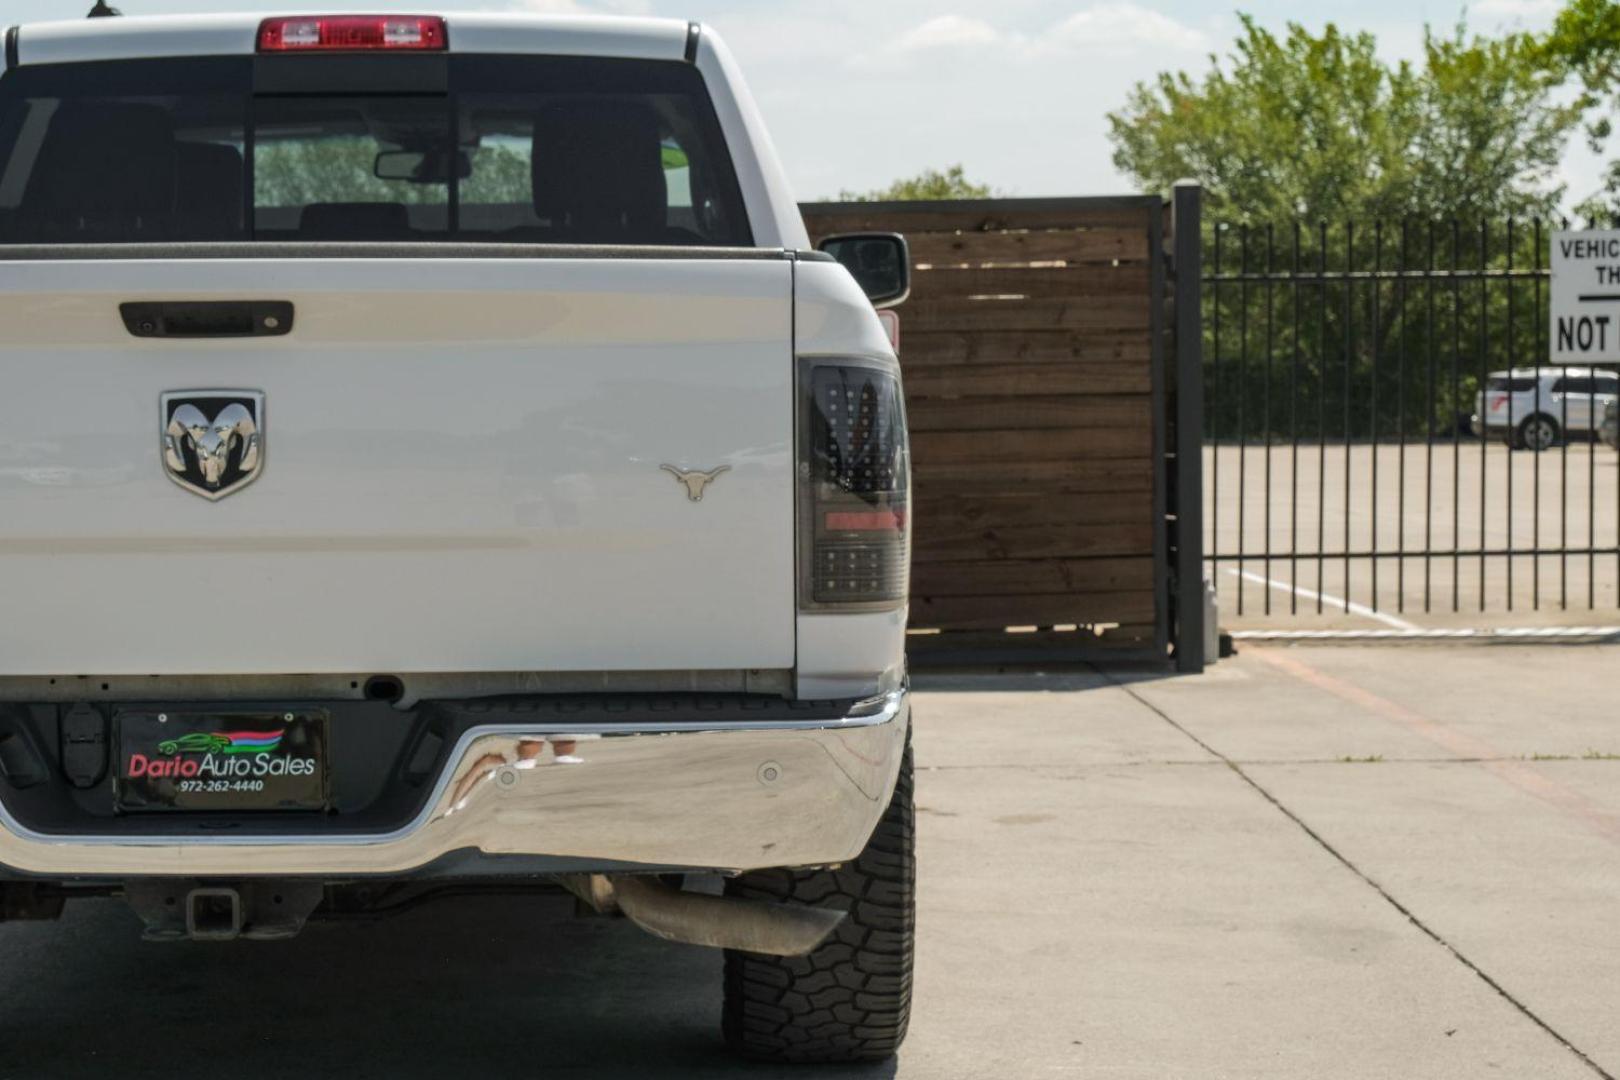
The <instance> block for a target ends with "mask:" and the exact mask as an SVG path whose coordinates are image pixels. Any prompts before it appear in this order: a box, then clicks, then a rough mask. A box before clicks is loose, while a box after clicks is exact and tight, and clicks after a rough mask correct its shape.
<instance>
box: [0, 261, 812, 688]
mask: <svg viewBox="0 0 1620 1080" xmlns="http://www.w3.org/2000/svg"><path fill="white" fill-rule="evenodd" d="M791 294H792V264H791V263H790V262H788V261H786V260H784V259H782V258H780V257H778V258H774V259H772V258H738V259H727V258H715V259H646V260H642V259H505V258H478V259H445V258H421V259H414V258H413V259H331V258H273V259H255V260H246V259H243V260H236V259H230V260H216V259H174V260H110V261H88V260H86V261H39V262H6V263H0V324H3V325H5V326H6V327H7V332H6V334H5V335H4V336H3V338H0V674H11V675H18V674H28V675H43V674H50V675H66V674H108V675H111V674H197V675H203V674H224V673H318V672H356V671H379V672H380V671H401V672H405V671H583V670H593V671H606V670H669V669H709V668H726V669H739V668H786V667H790V666H792V663H793V633H794V608H795V600H794V593H793V589H794V573H793V558H794V556H793V550H794V543H793V512H794V510H793V508H794V472H793V452H792V433H793V400H794V384H793V380H794V366H793V358H792V354H793V342H792V333H793V330H792V324H791V310H792V296H791ZM205 300H233V301H248V300H270V301H289V302H291V303H292V304H293V305H294V309H295V313H296V314H295V324H294V327H293V330H292V332H291V333H289V334H287V335H285V336H279V337H258V338H226V339H222V338H210V339H187V340H180V339H173V338H137V337H135V336H133V335H132V334H131V333H130V332H129V330H128V329H126V327H125V325H124V323H123V321H122V319H121V318H120V314H119V305H120V303H123V302H126V301H205ZM208 390H232V391H257V392H261V393H262V394H263V395H264V398H263V401H264V406H263V408H264V416H263V421H262V438H263V466H262V472H261V474H260V475H259V477H258V478H257V479H256V480H255V481H254V482H253V483H252V484H251V485H249V486H246V487H243V488H241V489H240V490H237V491H235V492H233V493H231V494H229V495H228V496H226V497H224V498H221V499H219V500H218V501H209V500H207V499H203V498H199V497H197V496H196V495H195V494H193V493H191V492H189V491H187V490H185V489H184V488H182V487H181V486H179V485H177V484H175V483H171V482H170V479H169V477H168V476H167V474H166V471H165V465H164V460H163V454H162V446H161V438H162V433H163V427H164V423H165V419H166V418H165V417H164V416H163V415H162V414H161V413H160V405H159V402H160V398H161V396H162V395H164V394H166V393H172V392H175V391H208ZM664 465H669V466H672V467H675V468H677V469H682V470H689V469H699V470H705V471H709V470H715V469H717V468H719V467H720V466H727V467H728V471H726V472H724V473H723V474H721V475H719V476H717V477H716V478H715V479H714V480H713V482H712V483H710V484H709V485H708V486H707V488H706V489H704V491H703V497H702V499H701V501H693V500H692V499H691V498H690V497H689V492H688V489H687V486H686V485H683V484H682V483H680V482H679V481H678V479H677V478H676V477H675V476H673V475H672V474H671V473H670V472H668V471H665V470H664V469H663V468H662V466H664Z"/></svg>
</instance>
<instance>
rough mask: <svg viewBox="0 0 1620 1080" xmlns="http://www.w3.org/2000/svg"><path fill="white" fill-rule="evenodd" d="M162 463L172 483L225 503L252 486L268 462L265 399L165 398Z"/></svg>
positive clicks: (222, 395) (239, 393)
mask: <svg viewBox="0 0 1620 1080" xmlns="http://www.w3.org/2000/svg"><path fill="white" fill-rule="evenodd" d="M163 464H164V469H165V471H166V472H167V473H168V474H169V479H171V480H173V481H174V482H175V483H177V484H179V485H180V486H181V487H183V488H185V489H186V490H187V491H190V492H193V493H194V494H197V495H201V496H202V497H203V498H205V499H210V500H213V499H222V498H224V497H225V496H226V495H229V494H231V493H232V492H233V491H237V490H239V489H241V488H242V487H244V486H245V485H247V484H249V483H251V482H252V481H253V480H254V479H256V478H257V477H258V475H259V471H260V469H261V468H262V467H263V464H264V395H263V394H260V393H257V392H255V391H244V390H199V391H192V392H187V393H173V394H164V395H163Z"/></svg>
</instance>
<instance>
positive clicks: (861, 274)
mask: <svg viewBox="0 0 1620 1080" xmlns="http://www.w3.org/2000/svg"><path fill="white" fill-rule="evenodd" d="M817 248H818V249H819V250H821V251H824V252H826V253H827V254H828V255H831V256H832V257H833V258H835V259H837V260H838V261H839V262H840V263H841V264H843V266H844V268H845V269H847V270H848V271H849V272H850V274H851V275H853V276H854V278H855V283H856V284H857V285H859V286H860V287H861V290H862V291H863V292H865V293H866V298H867V299H868V300H870V301H872V306H873V307H878V308H886V307H894V306H895V305H896V304H900V303H903V302H904V301H905V299H906V297H907V296H909V295H910V294H911V249H910V248H909V247H907V245H906V238H905V237H903V236H901V235H900V234H899V233H845V234H843V235H841V236H829V237H827V238H826V239H825V240H823V241H822V242H821V243H820V244H818V245H817Z"/></svg>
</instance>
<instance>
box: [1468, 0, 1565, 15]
mask: <svg viewBox="0 0 1620 1080" xmlns="http://www.w3.org/2000/svg"><path fill="white" fill-rule="evenodd" d="M1562 6H1563V5H1562V4H1561V2H1560V0H1479V2H1478V3H1477V4H1474V5H1472V6H1471V7H1470V8H1469V10H1468V13H1469V14H1470V15H1475V16H1479V17H1481V18H1485V19H1541V18H1547V17H1550V16H1552V15H1556V14H1557V13H1558V9H1559V8H1560V7H1562Z"/></svg>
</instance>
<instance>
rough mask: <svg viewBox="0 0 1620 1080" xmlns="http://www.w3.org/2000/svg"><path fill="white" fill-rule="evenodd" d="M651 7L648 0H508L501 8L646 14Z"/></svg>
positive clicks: (527, 11) (548, 12) (543, 12)
mask: <svg viewBox="0 0 1620 1080" xmlns="http://www.w3.org/2000/svg"><path fill="white" fill-rule="evenodd" d="M650 8H651V5H650V4H649V2H648V0H591V2H590V3H581V2H580V0H507V4H506V6H505V7H504V8H501V9H500V10H503V11H516V12H521V13H522V14H525V15H645V14H647V12H648V11H649V10H650Z"/></svg>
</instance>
